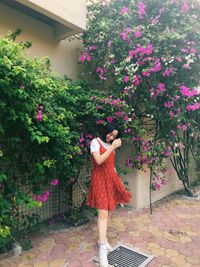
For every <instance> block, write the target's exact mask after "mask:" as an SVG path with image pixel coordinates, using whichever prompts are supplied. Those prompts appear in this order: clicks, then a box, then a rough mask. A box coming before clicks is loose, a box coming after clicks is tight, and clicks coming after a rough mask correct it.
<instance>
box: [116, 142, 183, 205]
mask: <svg viewBox="0 0 200 267" xmlns="http://www.w3.org/2000/svg"><path fill="white" fill-rule="evenodd" d="M132 149H133V147H132V146H131V145H125V144H123V146H122V147H121V148H120V150H117V157H116V164H117V165H118V166H119V167H120V169H123V168H124V167H125V165H124V163H125V159H126V158H127V157H128V156H129V155H130V154H131V150H132ZM168 166H169V170H170V171H169V172H168V174H167V176H166V177H167V178H168V183H167V184H166V185H163V186H162V187H161V189H160V190H158V191H153V192H152V203H154V202H156V201H157V200H159V199H162V198H163V197H165V196H167V195H169V194H171V193H173V192H176V191H178V190H180V189H182V188H183V185H182V183H181V182H180V180H179V179H178V177H177V175H176V173H175V171H174V170H173V168H172V166H171V165H170V162H169V161H168ZM121 178H122V180H123V181H125V182H128V186H127V188H128V189H129V191H130V192H131V194H132V200H131V203H130V205H131V206H132V207H133V208H136V209H141V208H144V207H147V206H149V203H150V202H149V201H150V200H149V199H150V190H149V184H150V171H149V169H146V170H145V171H141V170H136V169H133V170H132V169H130V172H129V173H128V174H126V175H121Z"/></svg>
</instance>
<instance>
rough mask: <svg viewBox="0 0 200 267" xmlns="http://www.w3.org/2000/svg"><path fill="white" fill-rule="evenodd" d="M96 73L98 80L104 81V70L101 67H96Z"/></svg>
mask: <svg viewBox="0 0 200 267" xmlns="http://www.w3.org/2000/svg"><path fill="white" fill-rule="evenodd" d="M96 72H97V73H98V74H99V78H100V79H101V80H105V77H104V74H105V69H104V68H102V67H98V68H97V69H96Z"/></svg>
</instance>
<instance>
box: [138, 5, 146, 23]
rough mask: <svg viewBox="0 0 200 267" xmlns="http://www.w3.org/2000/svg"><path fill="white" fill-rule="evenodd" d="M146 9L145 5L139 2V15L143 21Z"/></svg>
mask: <svg viewBox="0 0 200 267" xmlns="http://www.w3.org/2000/svg"><path fill="white" fill-rule="evenodd" d="M145 8H146V6H145V4H144V3H143V2H141V1H139V2H138V14H139V18H140V19H143V18H144V16H145V14H146V12H145Z"/></svg>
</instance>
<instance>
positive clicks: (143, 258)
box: [93, 244, 154, 267]
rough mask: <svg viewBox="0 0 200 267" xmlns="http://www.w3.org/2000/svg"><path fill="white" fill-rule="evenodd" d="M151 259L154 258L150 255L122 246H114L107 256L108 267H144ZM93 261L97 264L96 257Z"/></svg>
mask: <svg viewBox="0 0 200 267" xmlns="http://www.w3.org/2000/svg"><path fill="white" fill-rule="evenodd" d="M153 258H154V256H152V255H148V254H145V253H143V252H140V251H138V250H136V249H132V248H130V247H127V246H125V245H124V244H118V245H116V246H115V247H113V251H112V252H110V253H109V254H108V262H109V266H110V267H111V266H112V267H113V266H114V267H144V266H147V265H148V264H149V262H150V261H152V260H153ZM93 260H94V261H95V262H99V259H98V258H97V257H96V258H94V259H93Z"/></svg>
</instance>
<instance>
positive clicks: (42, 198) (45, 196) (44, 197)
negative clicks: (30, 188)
mask: <svg viewBox="0 0 200 267" xmlns="http://www.w3.org/2000/svg"><path fill="white" fill-rule="evenodd" d="M47 199H48V196H47V195H46V194H43V195H42V197H41V201H42V202H46V201H47Z"/></svg>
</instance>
